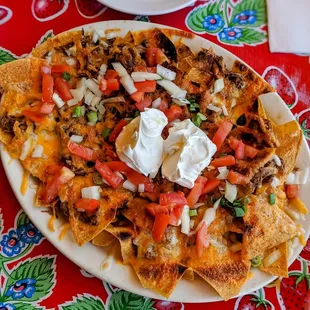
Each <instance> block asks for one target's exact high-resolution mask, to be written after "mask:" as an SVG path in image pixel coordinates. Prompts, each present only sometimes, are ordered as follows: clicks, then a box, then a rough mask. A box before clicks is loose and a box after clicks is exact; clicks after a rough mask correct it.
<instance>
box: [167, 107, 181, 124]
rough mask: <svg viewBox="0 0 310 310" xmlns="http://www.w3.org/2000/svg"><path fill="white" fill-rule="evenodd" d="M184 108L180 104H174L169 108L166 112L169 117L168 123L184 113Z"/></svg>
mask: <svg viewBox="0 0 310 310" xmlns="http://www.w3.org/2000/svg"><path fill="white" fill-rule="evenodd" d="M182 112H183V111H182V108H181V107H180V106H178V105H172V106H171V107H170V108H169V109H167V110H166V111H165V112H164V113H165V115H166V117H167V118H168V123H170V122H172V121H174V120H176V119H177V118H178V117H179V116H180V115H181V114H182Z"/></svg>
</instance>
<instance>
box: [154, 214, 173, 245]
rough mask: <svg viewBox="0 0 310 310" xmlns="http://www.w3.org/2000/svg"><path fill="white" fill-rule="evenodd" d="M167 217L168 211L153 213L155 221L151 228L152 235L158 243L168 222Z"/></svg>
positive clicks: (168, 217)
mask: <svg viewBox="0 0 310 310" xmlns="http://www.w3.org/2000/svg"><path fill="white" fill-rule="evenodd" d="M169 219H170V216H169V213H159V214H156V215H155V221H154V224H153V230H152V237H153V239H154V241H155V242H158V243H159V242H161V241H162V239H163V237H164V234H165V230H166V227H167V226H168V224H169Z"/></svg>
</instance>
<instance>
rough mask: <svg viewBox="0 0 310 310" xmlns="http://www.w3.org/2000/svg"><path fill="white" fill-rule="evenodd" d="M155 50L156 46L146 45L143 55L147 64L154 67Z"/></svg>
mask: <svg viewBox="0 0 310 310" xmlns="http://www.w3.org/2000/svg"><path fill="white" fill-rule="evenodd" d="M157 50H158V48H156V47H155V48H154V47H148V48H147V49H146V53H145V57H146V61H147V64H148V65H149V66H150V67H155V66H156V65H157V61H156V55H157Z"/></svg>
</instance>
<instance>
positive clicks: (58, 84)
mask: <svg viewBox="0 0 310 310" xmlns="http://www.w3.org/2000/svg"><path fill="white" fill-rule="evenodd" d="M55 89H56V90H57V92H58V95H59V96H60V97H61V99H62V100H64V101H68V100H71V99H72V98H73V96H72V94H71V92H70V89H71V87H70V84H69V83H68V82H67V81H65V80H64V79H62V78H61V77H57V78H56V79H55Z"/></svg>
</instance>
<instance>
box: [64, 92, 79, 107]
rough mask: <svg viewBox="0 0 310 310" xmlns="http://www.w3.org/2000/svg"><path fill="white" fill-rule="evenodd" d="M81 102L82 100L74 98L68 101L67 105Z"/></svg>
mask: <svg viewBox="0 0 310 310" xmlns="http://www.w3.org/2000/svg"><path fill="white" fill-rule="evenodd" d="M72 90H74V89H72ZM79 102H80V100H77V99H75V98H73V99H70V100H68V101H67V105H68V106H69V107H73V106H74V105H77V104H78V103H79Z"/></svg>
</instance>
